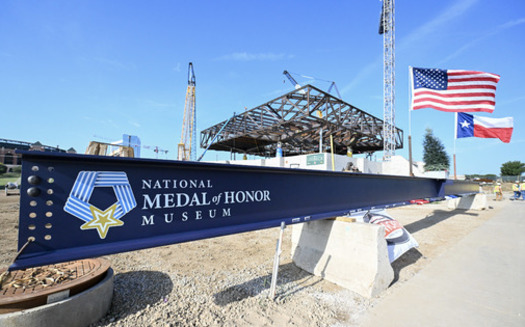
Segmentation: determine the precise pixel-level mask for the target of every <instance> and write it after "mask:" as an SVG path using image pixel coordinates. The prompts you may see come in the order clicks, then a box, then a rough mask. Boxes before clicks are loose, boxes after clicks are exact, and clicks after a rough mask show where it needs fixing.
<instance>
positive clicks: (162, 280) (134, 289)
mask: <svg viewBox="0 0 525 327" xmlns="http://www.w3.org/2000/svg"><path fill="white" fill-rule="evenodd" d="M172 289H173V282H172V281H171V279H170V277H169V275H168V274H165V273H162V272H159V271H145V270H144V271H131V272H126V273H122V274H117V275H115V281H114V289H113V300H112V302H111V308H110V310H109V311H108V315H111V316H112V317H116V316H118V317H119V318H123V317H126V316H128V315H132V314H134V313H136V312H138V311H140V310H142V309H144V308H146V307H147V306H148V305H152V304H154V303H157V302H159V301H164V300H165V299H166V298H167V296H168V295H169V294H170V293H171V290H172Z"/></svg>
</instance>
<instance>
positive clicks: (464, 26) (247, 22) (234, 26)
mask: <svg viewBox="0 0 525 327" xmlns="http://www.w3.org/2000/svg"><path fill="white" fill-rule="evenodd" d="M395 10H396V12H395V23H396V26H395V41H396V44H395V47H396V51H395V58H396V61H395V73H396V81H395V83H396V84H395V97H396V98H395V124H396V126H397V127H398V128H401V129H403V130H404V148H403V149H397V150H396V153H395V154H396V155H402V156H404V157H405V158H408V140H407V138H408V135H409V134H410V135H411V136H412V152H413V157H414V160H416V161H421V160H422V159H423V140H424V135H425V130H426V129H427V128H431V129H432V130H433V134H434V136H436V137H437V138H438V139H439V140H440V141H441V142H442V143H443V145H444V147H445V150H446V151H447V153H448V154H449V156H450V158H451V162H450V163H451V167H452V155H453V153H454V152H455V153H456V157H457V173H458V174H499V173H500V167H501V165H502V164H503V163H504V162H507V161H515V160H518V161H521V162H525V108H523V105H522V103H523V102H525V91H524V87H523V77H524V76H525V64H524V60H523V57H524V55H525V1H523V0H502V1H492V0H442V1H430V0H423V1H417V2H416V1H397V3H396V9H395ZM380 11H381V2H380V1H378V0H377V1H373V0H372V1H343V0H341V1H332V0H327V1H310V0H304V1H286V0H280V1H272V0H267V1H247V0H244V1H237V0H235V1H199V0H194V1H168V0H151V1H128V0H126V1H124V0H113V1H105V0H90V1H87V0H86V1H79V0H73V1H72V0H54V1H49V0H38V1H36V0H33V1H12V0H3V1H1V2H0V90H1V91H0V108H1V113H2V116H1V117H2V119H1V122H2V124H1V127H0V138H4V139H10V140H18V141H26V142H36V141H40V142H41V143H42V144H45V145H51V146H59V147H60V148H63V149H69V148H70V147H73V148H74V149H76V150H77V152H79V153H84V151H85V150H86V147H87V146H88V144H89V142H90V141H93V140H95V141H103V142H108V141H116V140H119V139H121V136H122V134H130V135H137V136H139V138H140V139H141V141H142V145H143V146H146V147H148V146H149V147H150V148H149V149H148V148H146V147H143V149H142V150H141V156H142V157H147V158H157V156H158V158H159V159H175V158H176V155H177V144H178V143H179V142H180V139H181V129H182V117H183V112H184V103H185V97H186V88H187V83H188V63H189V62H192V63H193V66H194V71H195V76H196V110H197V131H198V133H199V134H198V135H200V131H201V130H203V129H206V128H208V127H211V126H213V125H215V124H217V123H219V122H221V121H224V120H226V119H228V118H229V117H231V116H232V115H233V113H234V112H237V113H239V112H242V111H244V110H245V108H247V109H251V108H254V107H256V106H258V105H261V104H263V103H265V102H268V101H270V100H272V99H274V98H277V97H279V96H280V95H282V94H284V93H286V92H289V91H292V90H293V86H292V84H291V83H290V82H289V81H288V80H287V79H286V78H285V76H284V75H283V74H282V72H283V70H288V71H289V72H291V73H293V77H294V78H295V79H296V80H297V81H298V82H299V83H300V84H302V85H304V84H308V83H311V84H313V85H315V86H317V87H320V88H321V89H323V90H327V89H328V87H329V86H330V83H329V82H326V81H335V83H336V85H337V87H338V89H339V90H340V93H341V96H342V98H343V100H344V101H346V102H348V103H350V104H352V105H353V106H355V107H358V108H360V109H362V110H364V111H366V112H368V113H370V114H372V115H374V116H376V117H379V118H381V119H382V118H383V38H382V36H380V35H379V34H378V28H379V15H380ZM409 66H413V67H424V68H441V69H468V70H478V71H485V72H490V73H495V74H498V75H500V76H501V80H500V81H499V83H498V86H497V91H496V109H495V111H494V112H493V113H492V114H490V113H482V112H480V113H475V114H476V115H479V116H488V117H494V118H501V117H509V116H511V117H513V118H514V133H513V136H512V140H511V142H510V143H508V144H506V143H503V142H501V141H499V140H498V139H483V138H474V137H472V138H463V139H458V140H456V141H455V140H454V114H453V113H446V112H441V111H436V110H433V109H421V110H417V111H413V112H412V113H409V110H408V106H409V91H410V88H409V82H408V80H409V79H408V68H409ZM305 76H308V77H314V78H315V79H313V80H312V79H311V78H308V77H305ZM409 116H410V119H409ZM409 121H410V124H409ZM154 147H158V148H160V149H163V150H167V151H168V152H167V153H164V154H160V155H159V154H156V153H155V152H154V151H152V148H154ZM454 149H455V150H454ZM203 151H204V149H198V151H197V153H198V155H200V154H201V153H202V152H203ZM229 158H230V153H228V152H216V151H208V152H207V153H206V155H205V157H204V158H203V160H217V159H218V160H225V159H229ZM238 158H240V156H238ZM374 158H377V159H378V160H380V159H381V158H382V152H377V153H376V154H375V156H374Z"/></svg>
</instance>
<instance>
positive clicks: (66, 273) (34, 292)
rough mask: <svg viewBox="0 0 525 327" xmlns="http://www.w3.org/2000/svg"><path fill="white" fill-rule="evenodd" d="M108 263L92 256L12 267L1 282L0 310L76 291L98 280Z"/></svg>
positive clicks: (48, 300)
mask: <svg viewBox="0 0 525 327" xmlns="http://www.w3.org/2000/svg"><path fill="white" fill-rule="evenodd" d="M109 266H110V264H109V261H108V260H105V259H102V258H95V259H83V260H75V261H70V262H63V263H59V264H54V265H48V266H41V267H34V268H27V269H22V270H14V271H11V273H10V274H9V275H8V276H7V278H6V279H5V280H4V281H3V282H2V285H1V286H2V287H1V289H0V314H2V313H7V312H13V311H19V310H24V309H29V308H34V307H37V306H40V305H44V304H48V303H54V302H58V301H61V300H63V299H66V298H68V297H71V296H73V295H75V294H78V293H80V292H82V291H84V290H86V289H88V288H90V287H92V286H94V285H96V284H97V283H98V282H100V281H101V280H102V279H103V278H104V276H105V275H106V271H107V270H108V269H109ZM4 271H5V270H4ZM4 271H2V273H3V272H4Z"/></svg>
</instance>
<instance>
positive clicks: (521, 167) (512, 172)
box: [500, 161, 525, 176]
mask: <svg viewBox="0 0 525 327" xmlns="http://www.w3.org/2000/svg"><path fill="white" fill-rule="evenodd" d="M500 171H501V176H519V175H520V174H521V173H523V172H525V163H523V162H521V161H507V162H505V163H504V164H502V165H501V168H500Z"/></svg>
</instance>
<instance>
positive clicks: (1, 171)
mask: <svg viewBox="0 0 525 327" xmlns="http://www.w3.org/2000/svg"><path fill="white" fill-rule="evenodd" d="M6 172H7V166H6V165H3V164H0V175H2V174H5V173H6Z"/></svg>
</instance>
